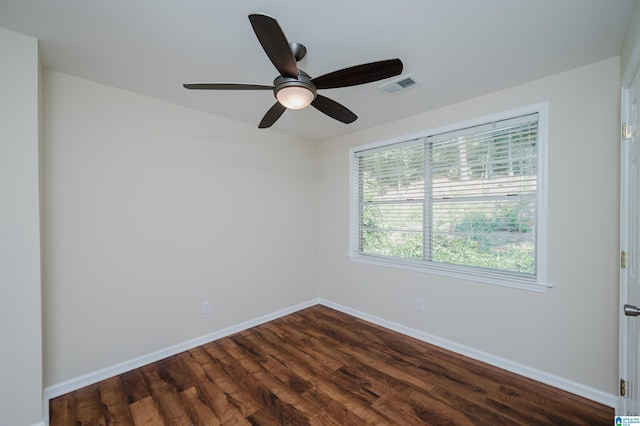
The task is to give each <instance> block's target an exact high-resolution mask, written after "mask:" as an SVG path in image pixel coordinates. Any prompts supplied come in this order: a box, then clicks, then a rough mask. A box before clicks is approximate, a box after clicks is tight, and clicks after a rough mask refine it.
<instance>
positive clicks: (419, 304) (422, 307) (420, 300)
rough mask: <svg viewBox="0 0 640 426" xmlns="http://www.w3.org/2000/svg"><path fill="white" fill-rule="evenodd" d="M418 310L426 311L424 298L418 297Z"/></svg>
mask: <svg viewBox="0 0 640 426" xmlns="http://www.w3.org/2000/svg"><path fill="white" fill-rule="evenodd" d="M416 311H420V312H424V299H421V298H418V299H416Z"/></svg>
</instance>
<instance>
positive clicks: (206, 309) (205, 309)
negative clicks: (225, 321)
mask: <svg viewBox="0 0 640 426" xmlns="http://www.w3.org/2000/svg"><path fill="white" fill-rule="evenodd" d="M210 313H211V303H209V302H202V315H206V314H210Z"/></svg>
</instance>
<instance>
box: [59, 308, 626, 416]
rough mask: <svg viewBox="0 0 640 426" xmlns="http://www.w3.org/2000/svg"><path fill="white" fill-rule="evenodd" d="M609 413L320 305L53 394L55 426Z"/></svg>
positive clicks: (521, 378) (575, 397) (572, 396)
mask: <svg viewBox="0 0 640 426" xmlns="http://www.w3.org/2000/svg"><path fill="white" fill-rule="evenodd" d="M613 415H614V413H613V409H611V408H609V407H606V406H603V405H600V404H597V403H595V402H592V401H589V400H585V399H582V398H579V397H577V396H575V395H572V394H569V393H566V392H564V391H561V390H558V389H555V388H552V387H549V386H546V385H543V384H541V383H538V382H535V381H532V380H529V379H526V378H523V377H520V376H517V375H514V374H512V373H508V372H505V371H503V370H500V369H498V368H495V367H492V366H488V365H486V364H483V363H481V362H478V361H474V360H472V359H469V358H466V357H463V356H460V355H457V354H454V353H452V352H449V351H446V350H443V349H440V348H437V347H434V346H432V345H429V344H426V343H424V342H421V341H418V340H415V339H412V338H410V337H407V336H404V335H401V334H398V333H395V332H392V331H389V330H387V329H384V328H382V327H378V326H376V325H373V324H370V323H367V322H366V321H362V320H360V319H357V318H353V317H351V316H349V315H345V314H343V313H340V312H337V311H334V310H332V309H329V308H327V307H324V306H320V305H317V306H313V307H311V308H308V309H305V310H302V311H299V312H296V313H294V314H291V315H288V316H286V317H284V318H280V319H277V320H275V321H271V322H269V323H266V324H262V325H260V326H257V327H254V328H251V329H249V330H246V331H243V332H240V333H237V334H234V335H232V336H229V337H226V338H223V339H220V340H217V341H215V342H212V343H209V344H206V345H203V346H200V347H197V348H195V349H192V350H189V351H186V352H183V353H180V354H178V355H176V356H172V357H170V358H167V359H164V360H162V361H159V362H156V363H153V364H150V365H147V366H145V367H142V368H139V369H137V370H134V371H130V372H127V373H125V374H122V375H120V376H117V377H113V378H110V379H107V380H105V381H103V382H100V383H97V384H95V385H91V386H88V387H86V388H83V389H80V390H77V391H75V392H72V393H69V394H67V395H63V396H61V397H58V398H55V399H53V400H51V402H50V417H51V422H50V424H51V426H62V425H65V426H66V425H74V426H76V425H171V426H173V425H243V424H244V425H296V426H297V425H307V424H310V425H374V424H379V425H388V424H393V425H419V424H430V425H473V424H476V425H569V424H576V425H600V424H602V425H610V424H612V423H613Z"/></svg>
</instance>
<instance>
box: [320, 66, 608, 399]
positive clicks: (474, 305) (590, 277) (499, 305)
mask: <svg viewBox="0 0 640 426" xmlns="http://www.w3.org/2000/svg"><path fill="white" fill-rule="evenodd" d="M619 82H620V77H619V58H613V59H610V60H606V61H603V62H599V63H596V64H593V65H589V66H586V67H583V68H579V69H576V70H573V71H569V72H566V73H562V74H558V75H554V76H551V77H548V78H545V79H542V80H538V81H534V82H531V83H528V84H524V85H521V86H517V87H513V88H511V89H507V90H503V91H500V92H496V93H493V94H490V95H487V96H483V97H480V98H476V99H471V100H468V101H465V102H462V103H459V104H455V105H451V106H448V107H445V108H441V109H438V110H434V111H431V112H428V113H425V114H421V115H418V116H414V117H409V118H407V119H404V120H401V121H397V122H394V123H391V124H387V125H382V126H379V127H375V128H371V129H367V130H364V131H361V132H357V133H354V134H351V135H348V136H345V137H340V138H336V139H332V140H328V141H325V142H323V143H322V144H321V146H320V154H319V156H320V157H319V158H320V163H319V179H320V189H319V202H318V206H319V217H320V218H321V220H320V222H319V232H318V236H319V237H318V250H319V255H318V262H317V264H318V269H319V274H318V280H319V286H320V292H321V296H322V297H323V298H326V299H328V300H331V301H333V302H336V303H339V304H341V305H344V306H347V307H349V308H351V309H355V310H358V311H361V312H365V313H367V314H369V315H374V316H376V317H379V318H382V319H384V320H387V321H392V322H395V323H397V324H401V325H404V326H408V327H411V328H413V329H416V330H419V331H421V332H423V333H429V334H431V335H434V336H437V337H440V338H442V339H447V340H449V341H451V342H455V343H457V344H460V345H465V346H467V347H470V348H474V349H476V350H478V351H483V352H485V353H488V354H490V355H493V356H496V357H501V358H505V359H508V360H510V361H512V362H516V363H519V364H521V365H524V366H527V367H529V368H533V369H538V370H542V371H544V372H546V373H549V374H552V375H555V376H558V377H561V378H563V379H566V380H568V381H571V382H573V383H577V384H580V385H583V386H586V387H589V388H592V389H596V390H598V391H602V392H603V393H605V394H610V395H615V394H616V393H617V392H616V385H617V380H616V377H617V356H618V350H617V347H618V332H617V329H618V325H617V324H618V317H617V303H618V290H617V288H618V267H617V259H618V205H619V203H618V187H619V186H618V175H619V168H618V161H619V148H618V133H617V128H618V121H619V105H620V101H619V95H618V94H619ZM418 90H424V89H418ZM424 96H429V94H428V93H424ZM547 100H548V101H549V163H548V164H549V280H550V282H551V283H552V284H553V285H554V286H555V287H554V288H552V289H550V290H548V291H547V292H546V293H544V294H540V293H534V292H529V291H525V290H516V289H510V288H506V287H499V286H492V285H489V284H481V283H474V282H469V281H463V280H458V279H451V278H445V277H442V276H437V275H431V274H426V273H419V272H411V271H404V270H398V269H389V268H383V267H377V266H372V265H367V264H361V263H351V262H350V261H349V260H348V258H347V253H348V219H349V210H348V201H349V193H348V161H349V156H348V151H349V148H350V147H353V146H358V145H362V144H366V143H371V142H375V141H379V140H384V139H387V138H391V137H395V136H400V135H404V134H410V133H414V132H417V131H421V130H425V129H430V128H436V127H439V126H444V125H448V124H452V123H456V122H460V121H464V120H469V119H472V118H477V117H482V116H486V115H490V114H494V113H497V112H501V111H506V110H509V109H512V108H517V107H522V106H527V105H531V104H534V103H538V102H542V101H547ZM418 297H421V298H424V299H425V305H426V312H424V313H421V312H417V311H416V310H415V301H416V298H418Z"/></svg>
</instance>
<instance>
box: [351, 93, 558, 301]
mask: <svg viewBox="0 0 640 426" xmlns="http://www.w3.org/2000/svg"><path fill="white" fill-rule="evenodd" d="M546 115H547V114H546V104H542V105H537V106H535V107H531V108H527V109H523V110H519V111H511V112H509V113H506V114H501V115H499V116H496V117H491V118H490V119H484V120H482V121H476V122H474V123H466V124H464V125H458V126H455V127H454V128H447V129H439V130H434V131H430V132H425V133H424V134H419V135H413V136H410V137H406V138H399V139H394V140H392V141H386V142H382V143H378V144H374V145H370V146H366V147H359V148H355V149H352V150H351V153H350V155H351V165H352V170H351V173H352V174H351V176H352V188H351V199H352V206H351V207H352V219H351V232H352V235H351V257H352V259H354V260H358V261H365V262H372V263H377V264H384V265H389V266H395V267H403V268H410V269H419V270H427V271H431V272H436V273H441V274H446V275H452V276H457V277H462V278H467V279H473V280H476V281H484V282H490V283H496V284H502V285H508V286H515V287H520V288H528V289H533V290H539V291H543V290H544V289H545V288H546V282H545V281H546V195H545V194H546V188H545V187H546V179H545V177H546V164H545V161H546Z"/></svg>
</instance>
